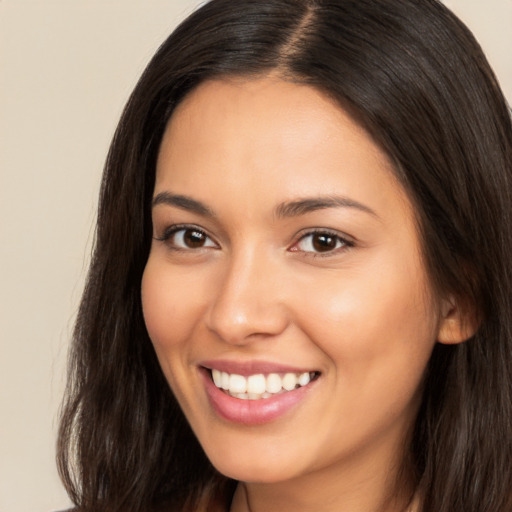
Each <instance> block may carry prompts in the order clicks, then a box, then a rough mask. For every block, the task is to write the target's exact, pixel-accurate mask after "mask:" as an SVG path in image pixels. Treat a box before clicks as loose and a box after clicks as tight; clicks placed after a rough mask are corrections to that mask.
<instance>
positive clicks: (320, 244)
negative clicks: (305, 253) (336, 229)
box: [312, 234, 338, 252]
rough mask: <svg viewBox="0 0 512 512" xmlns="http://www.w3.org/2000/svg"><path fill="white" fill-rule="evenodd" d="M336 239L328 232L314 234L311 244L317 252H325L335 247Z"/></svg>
mask: <svg viewBox="0 0 512 512" xmlns="http://www.w3.org/2000/svg"><path fill="white" fill-rule="evenodd" d="M337 243H338V239H337V238H336V237H335V236H332V235H328V234H315V235H313V236H312V244H313V247H314V249H315V250H316V251H317V252H326V251H332V250H333V249H336V244H337Z"/></svg>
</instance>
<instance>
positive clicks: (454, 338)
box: [437, 297, 480, 345]
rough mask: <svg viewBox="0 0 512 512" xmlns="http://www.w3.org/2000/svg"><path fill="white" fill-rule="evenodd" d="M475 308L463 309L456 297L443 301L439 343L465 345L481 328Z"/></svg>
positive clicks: (438, 335) (438, 334) (438, 336)
mask: <svg viewBox="0 0 512 512" xmlns="http://www.w3.org/2000/svg"><path fill="white" fill-rule="evenodd" d="M479 324H480V322H479V320H478V318H477V315H476V313H475V311H474V308H473V307H462V306H461V304H460V303H459V302H458V301H457V300H455V298H454V297H449V298H448V299H445V300H443V303H442V304H441V318H440V321H439V329H438V333H437V341H438V342H439V343H443V344H446V345H455V344H457V343H463V342H464V341H466V340H468V339H469V338H471V336H473V335H474V334H475V333H476V331H477V330H478V327H479Z"/></svg>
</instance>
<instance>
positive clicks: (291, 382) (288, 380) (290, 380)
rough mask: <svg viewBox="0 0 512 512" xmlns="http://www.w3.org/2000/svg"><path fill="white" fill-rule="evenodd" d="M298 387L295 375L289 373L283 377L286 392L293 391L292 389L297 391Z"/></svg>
mask: <svg viewBox="0 0 512 512" xmlns="http://www.w3.org/2000/svg"><path fill="white" fill-rule="evenodd" d="M296 385H297V377H296V376H295V374H294V373H287V374H286V375H285V376H284V377H283V388H284V389H286V391H291V390H292V389H295V386H296Z"/></svg>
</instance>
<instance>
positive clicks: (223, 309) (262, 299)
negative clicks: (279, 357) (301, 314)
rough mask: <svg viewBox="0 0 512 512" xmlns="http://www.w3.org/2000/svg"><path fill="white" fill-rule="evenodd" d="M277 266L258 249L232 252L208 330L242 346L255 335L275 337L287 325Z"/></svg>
mask: <svg viewBox="0 0 512 512" xmlns="http://www.w3.org/2000/svg"><path fill="white" fill-rule="evenodd" d="M277 274H278V264H277V263H276V262H275V261H273V259H272V258H271V257H270V255H269V254H265V251H263V250H260V249H259V248H244V249H242V250H241V251H239V252H237V251H233V252H232V254H231V256H228V257H226V261H225V264H224V269H223V272H222V275H219V281H218V282H219V284H218V288H217V293H216V294H215V297H214V299H213V300H212V303H211V305H210V310H209V314H208V320H207V322H208V327H209V329H210V330H212V331H214V332H215V333H216V334H217V335H218V336H219V337H220V338H222V339H223V340H224V341H227V342H229V343H233V344H243V343H247V342H249V341H250V340H251V339H254V338H255V335H258V336H259V337H262V336H274V335H277V334H279V333H280V332H282V331H283V330H284V329H285V327H286V325H287V317H286V311H285V307H284V304H283V303H282V297H281V294H280V293H279V283H280V280H279V276H278V275H277Z"/></svg>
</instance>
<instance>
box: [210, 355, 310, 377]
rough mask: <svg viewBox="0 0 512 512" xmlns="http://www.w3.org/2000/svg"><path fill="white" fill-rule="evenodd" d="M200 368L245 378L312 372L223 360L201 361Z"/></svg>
mask: <svg viewBox="0 0 512 512" xmlns="http://www.w3.org/2000/svg"><path fill="white" fill-rule="evenodd" d="M200 365H201V366H203V367H205V368H208V369H210V370H214V369H215V370H219V371H221V372H226V373H236V374H237V375H243V376H244V377H247V376H249V375H255V374H257V373H264V374H268V373H305V372H312V371H314V370H313V369H311V368H297V367H293V366H287V365H283V364H276V363H271V362H268V361H229V360H224V359H219V360H211V361H203V362H201V363H200Z"/></svg>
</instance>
